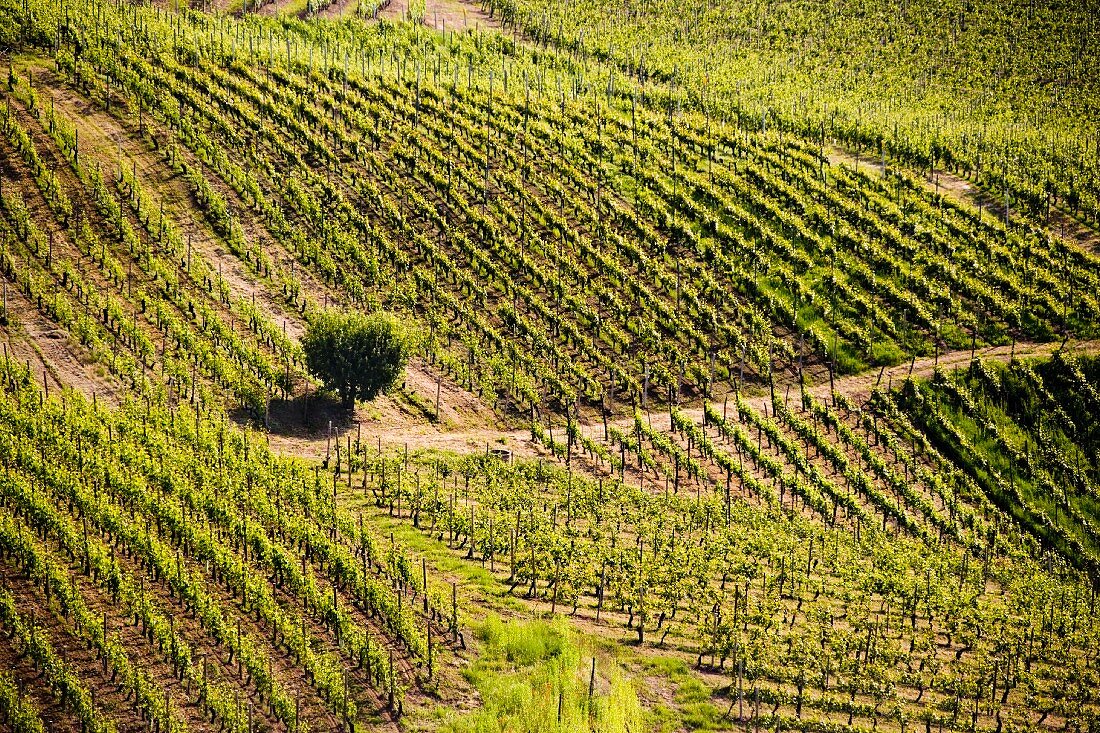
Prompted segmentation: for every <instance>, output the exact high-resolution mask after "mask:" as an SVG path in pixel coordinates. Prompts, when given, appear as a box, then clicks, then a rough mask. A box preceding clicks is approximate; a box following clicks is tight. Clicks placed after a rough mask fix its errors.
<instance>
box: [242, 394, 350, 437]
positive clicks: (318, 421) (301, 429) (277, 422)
mask: <svg viewBox="0 0 1100 733" xmlns="http://www.w3.org/2000/svg"><path fill="white" fill-rule="evenodd" d="M230 417H231V418H232V419H233V420H234V421H235V422H237V423H239V424H253V425H255V424H257V423H259V424H260V425H264V424H265V417H264V416H263V415H259V416H257V415H255V414H254V413H253V412H252V411H251V410H249V409H247V408H238V409H236V410H233V411H231V412H230ZM354 426H355V408H354V407H345V406H344V405H343V404H342V403H341V402H340V401H339V400H338V399H334V398H333V397H330V396H328V395H325V394H323V393H321V394H317V393H313V394H304V395H298V396H297V397H293V398H291V399H272V400H271V404H270V406H269V407H268V412H267V416H266V428H267V431H268V432H269V433H271V434H273V435H282V436H288V437H296V438H312V439H320V438H324V437H326V436H327V435H329V429H330V428H331V430H332V436H333V437H336V436H337V435H342V434H343V433H345V432H347V431H348V430H350V429H351V428H353V427H354Z"/></svg>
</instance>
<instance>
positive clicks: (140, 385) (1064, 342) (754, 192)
mask: <svg viewBox="0 0 1100 733" xmlns="http://www.w3.org/2000/svg"><path fill="white" fill-rule="evenodd" d="M517 7H518V6H517ZM213 9H214V8H213V6H211V8H208V10H213ZM437 9H438V8H437ZM487 9H489V10H491V11H492V13H493V15H494V20H496V19H498V18H500V15H499V12H500V9H501V8H500V6H499V5H492V6H491V7H488V8H487ZM660 9H661V8H659V7H657V6H654V7H653V8H649V9H648V10H647V12H654V13H655V12H658V11H659V10H660ZM232 10H233V11H234V14H224V13H221V12H217V13H215V12H203V11H202V10H201V9H194V10H191V9H185V8H184V9H178V8H176V7H175V5H174V4H173V5H172V6H171V7H166V6H163V5H161V6H155V5H154V6H146V5H136V4H128V3H122V2H106V1H104V0H68V1H67V2H66V3H64V4H55V3H51V2H39V1H38V0H20V1H19V2H14V1H7V0H0V37H2V39H3V41H4V43H6V44H7V45H8V47H10V48H12V49H14V52H13V54H12V55H11V57H10V66H9V72H8V76H7V80H6V85H5V86H4V87H3V94H4V103H3V106H2V107H0V275H2V276H3V277H0V285H2V295H3V303H2V305H3V310H2V317H0V330H2V332H3V343H4V345H3V353H2V354H0V461H2V462H3V465H4V471H3V473H2V474H0V554H2V556H3V562H0V627H3V629H4V631H5V632H6V633H5V634H4V635H0V658H2V659H3V660H4V661H5V662H7V667H6V668H5V672H4V673H3V674H0V721H2V723H0V727H5V726H6V728H11V729H13V730H19V731H37V730H49V731H53V730H71V731H76V730H81V731H88V730H93V731H112V730H126V731H129V730H133V731H138V730H150V729H152V730H156V731H158V733H159V732H160V731H164V732H165V733H170V732H172V731H183V730H214V729H217V730H231V731H241V732H242V733H244V732H247V733H253V731H263V730H271V731H276V730H280V731H281V730H285V731H295V732H297V731H305V730H341V729H343V730H357V729H358V730H362V729H375V728H385V729H408V730H452V731H472V730H500V731H504V730H523V731H535V730H539V731H545V730H561V731H566V730H569V731H573V730H591V731H638V730H684V729H729V730H734V729H736V730H742V729H743V730H745V731H746V732H749V731H752V732H753V733H759V731H760V730H761V729H762V728H763V729H766V730H771V729H773V728H774V729H775V730H776V731H777V733H778V731H781V730H790V729H795V730H801V731H807V732H808V733H810V732H813V733H827V732H829V731H840V730H852V731H867V732H873V731H878V730H880V729H883V730H889V731H897V732H898V733H905V732H906V730H907V729H908V728H909V727H911V726H917V727H923V729H924V730H925V733H932V731H933V729H935V730H938V731H941V732H942V731H943V730H944V729H947V730H949V731H958V732H959V733H964V732H966V733H977V732H978V731H982V732H983V733H994V732H995V733H1003V731H1004V729H1005V728H1006V727H1007V728H1008V729H1010V730H1016V731H1051V732H1052V733H1053V732H1054V731H1057V730H1061V731H1070V730H1072V731H1074V733H1080V732H1081V731H1089V732H1090V733H1091V731H1092V730H1094V729H1095V728H1096V726H1097V725H1098V721H1100V701H1098V700H1097V693H1096V690H1097V689H1100V685H1098V683H1097V679H1098V673H1100V654H1098V650H1100V629H1098V627H1097V625H1096V622H1095V621H1094V618H1095V613H1094V612H1095V605H1096V583H1097V562H1098V560H1100V556H1098V552H1100V544H1098V542H1097V537H1096V531H1097V530H1096V521H1097V518H1098V517H1097V512H1098V508H1100V505H1098V504H1097V498H1096V492H1097V486H1096V484H1097V470H1098V469H1097V465H1098V460H1100V459H1098V456H1097V446H1096V443H1097V441H1096V435H1095V432H1096V425H1095V424H1094V423H1095V415H1096V414H1098V410H1100V405H1098V404H1097V394H1096V388H1095V386H1094V385H1095V383H1096V381H1097V378H1098V376H1100V375H1098V374H1097V367H1096V361H1095V357H1094V356H1092V353H1093V352H1095V351H1097V342H1096V340H1095V339H1096V338H1097V336H1098V334H1097V331H1098V330H1100V302H1098V295H1097V293H1100V287H1098V285H1100V282H1098V280H1100V266H1098V265H1100V262H1098V260H1097V257H1096V255H1095V254H1094V253H1092V252H1091V251H1090V250H1089V249H1088V248H1087V247H1082V246H1079V245H1078V243H1076V242H1074V241H1073V238H1067V237H1063V236H1061V235H1060V234H1061V233H1060V232H1057V231H1055V229H1054V228H1053V227H1052V226H1050V225H1049V223H1048V221H1047V220H1046V217H1041V216H1037V215H1036V212H1035V211H1031V210H1028V209H1027V207H1021V206H1019V205H1018V202H1017V201H1016V200H1013V205H1011V206H1004V205H1003V203H1004V202H1003V200H1001V199H998V198H996V196H997V191H996V190H995V189H993V190H990V189H989V188H981V186H988V185H989V181H988V180H987V179H985V178H983V177H982V176H977V177H975V179H974V183H975V185H976V186H978V188H977V198H976V199H971V198H968V197H960V196H958V195H956V192H955V191H954V190H952V187H951V185H954V184H951V185H941V183H947V184H950V181H947V179H946V177H944V179H943V180H941V179H939V178H937V177H936V176H935V175H933V176H932V177H931V178H929V177H927V176H926V175H925V172H924V171H923V170H922V169H921V167H920V165H919V161H917V163H918V167H917V169H915V170H913V169H909V168H906V167H905V165H906V164H912V163H913V161H914V160H915V158H913V157H912V156H911V155H909V154H908V153H906V152H905V151H904V150H902V149H901V147H897V148H896V149H893V150H892V151H891V157H890V158H889V159H888V160H886V161H882V160H880V161H879V165H881V167H876V166H875V165H868V163H867V162H866V157H864V158H862V159H861V158H860V157H859V153H860V151H859V150H852V149H850V148H847V147H846V146H848V145H850V144H852V142H853V139H854V138H852V137H851V136H850V135H848V134H846V133H843V132H842V131H841V129H840V127H837V126H833V127H829V128H826V127H824V126H821V125H819V124H816V122H815V123H813V124H811V122H812V121H813V120H814V118H813V117H812V115H810V114H809V113H806V115H804V116H801V117H799V116H798V114H796V111H794V110H792V111H791V113H790V114H774V115H773V114H765V115H763V116H761V115H759V114H757V111H756V110H754V109H750V108H748V107H744V106H738V105H732V104H730V100H729V99H728V98H727V97H725V96H723V94H721V93H718V92H715V93H713V94H711V93H709V92H706V91H705V90H706V89H707V87H706V86H705V85H703V86H701V85H699V84H698V83H697V81H698V80H694V81H693V80H691V79H688V77H686V76H684V77H681V76H678V75H676V74H672V75H671V76H668V78H666V75H664V74H641V73H640V72H639V71H637V70H634V69H630V68H627V69H625V70H624V68H623V66H622V64H620V63H617V62H616V59H615V57H614V54H603V53H600V52H596V51H593V50H592V49H590V48H588V47H587V46H585V44H584V43H583V42H582V40H581V38H583V37H578V39H576V40H575V41H573V42H570V41H568V38H569V36H568V34H567V33H566V29H565V27H564V24H563V25H562V26H561V28H560V29H559V31H558V32H557V33H556V34H553V33H549V32H548V31H546V29H545V28H543V29H542V30H539V29H538V28H533V27H527V26H528V25H530V23H528V21H524V23H525V24H526V25H524V24H518V25H516V27H513V24H512V21H513V20H516V19H517V18H518V17H519V16H518V15H516V13H518V12H519V10H517V9H516V8H511V7H510V6H509V8H506V9H505V15H504V18H505V20H506V23H505V27H504V29H503V30H502V31H498V30H494V29H480V28H471V27H466V28H462V27H459V26H457V25H453V24H447V23H439V24H437V23H434V22H433V21H431V20H429V17H428V16H429V15H430V11H431V10H432V8H430V7H428V6H424V7H422V8H420V7H418V8H412V7H411V6H410V8H407V10H408V11H410V12H411V11H413V10H415V11H416V12H415V13H414V15H417V14H418V17H419V18H420V19H421V20H422V22H400V21H393V20H391V19H386V18H383V20H381V21H380V22H374V21H372V22H367V21H368V20H370V18H367V19H363V18H354V17H350V18H346V19H343V20H338V21H336V20H326V19H322V18H315V17H309V18H297V17H295V15H296V14H297V11H293V12H292V11H290V10H287V9H286V8H266V9H265V8H262V7H253V6H250V5H248V4H245V5H244V6H241V7H235V8H233V9H232ZM314 10H317V11H318V12H319V11H320V10H321V9H320V8H312V7H310V8H306V9H305V10H304V12H303V13H302V15H304V16H311V15H312V14H313V11H314ZM338 10H339V9H336V10H335V11H334V14H335V13H336V12H337V11H338ZM474 10H475V9H474V8H471V9H470V11H471V13H472V12H474ZM253 11H255V12H253ZM273 11H279V12H281V13H282V15H277V14H276V13H274V12H273ZM452 11H453V9H452ZM387 12H388V11H387ZM531 12H534V11H531ZM555 12H558V11H557V10H555ZM791 12H793V11H791ZM1042 12H1043V13H1046V12H1047V9H1043V11H1042ZM807 13H808V14H807V15H806V16H805V17H806V18H809V17H812V14H809V11H807ZM347 14H348V15H352V16H354V15H356V13H351V12H349V13H347ZM392 14H393V13H390V15H392ZM360 15H367V16H373V15H375V13H374V12H373V11H372V12H368V13H360ZM530 17H534V16H533V15H532V16H530ZM546 17H549V16H546ZM555 17H556V16H555ZM583 17H586V16H584V15H583V14H582V15H578V16H577V18H578V19H579V18H583ZM608 17H610V13H609V14H608ZM528 20H530V18H528ZM531 22H534V21H531ZM609 22H610V21H609ZM626 22H627V21H626V20H624V19H622V18H619V19H618V20H616V21H615V23H626ZM543 25H545V23H544V24H543ZM427 26H435V27H434V28H433V27H427ZM612 27H614V28H616V29H617V30H616V31H615V32H616V33H618V32H623V33H626V32H627V31H628V30H629V26H628V25H614V24H613V25H612ZM520 30H524V31H525V32H526V33H527V35H526V36H524V35H521V33H520V32H519V31H520ZM630 32H633V31H630ZM601 33H603V31H601ZM597 35H599V34H597ZM600 37H601V38H604V37H603V36H600ZM655 37H657V36H655ZM604 40H606V38H604ZM665 40H667V39H665ZM662 42H664V41H663V40H662ZM681 42H682V39H678V40H677V43H681ZM696 52H697V53H701V50H700V49H699V47H698V46H696ZM608 55H610V56H611V62H608V60H607V59H606V58H604V57H606V56H608ZM639 63H640V62H639ZM699 68H700V69H701V68H703V67H701V66H700V67H699ZM707 68H711V67H707ZM693 73H694V72H693ZM639 77H641V78H639ZM685 79H687V81H685ZM719 91H720V90H719ZM959 124H960V125H962V124H963V122H959ZM907 139H909V140H910V142H912V143H913V144H914V145H916V144H918V143H919V142H920V138H919V137H913V138H907ZM907 156H908V157H907ZM876 157H877V156H876ZM933 167H935V165H933ZM941 173H942V171H941ZM983 175H984V174H983ZM956 183H958V182H957V181H956ZM1059 185H1061V184H1059ZM1058 195H1059V196H1064V193H1059V194H1058ZM991 197H993V199H992V200H994V202H995V205H994V207H993V208H992V209H991V208H990V205H989V202H990V200H991ZM1057 205H1058V206H1061V207H1063V208H1065V206H1066V203H1065V200H1061V201H1059V202H1058V203H1057ZM1071 213H1072V212H1071ZM1075 226H1077V227H1078V228H1079V231H1086V230H1088V231H1091V230H1089V229H1088V227H1089V224H1088V222H1087V220H1085V218H1083V219H1082V220H1081V221H1075ZM331 308H342V309H357V310H362V311H376V310H387V311H391V312H394V313H396V314H398V315H399V316H400V317H401V319H402V320H403V321H404V322H405V323H406V324H408V326H409V328H410V330H411V331H412V332H414V333H415V334H416V347H415V352H416V353H415V356H414V358H413V360H412V362H411V363H410V365H409V367H408V369H407V371H406V376H405V382H404V384H403V385H402V386H401V387H400V388H399V389H397V390H395V392H394V394H392V395H389V396H386V397H382V398H379V399H378V400H376V401H374V402H372V403H369V404H365V405H361V406H359V407H358V408H357V409H356V410H353V411H350V412H349V411H344V410H341V409H340V408H339V407H338V406H337V405H336V403H335V402H333V401H332V400H330V399H328V398H327V397H326V396H325V394H324V393H323V390H321V388H320V384H319V382H318V381H317V379H316V378H315V377H314V376H312V375H310V374H309V373H308V371H307V370H306V368H305V366H304V364H305V359H304V356H303V353H302V348H301V346H300V338H301V336H302V334H303V333H304V331H305V329H306V328H308V326H309V324H310V323H311V322H312V321H313V320H314V319H315V318H316V316H317V315H318V314H320V313H322V312H323V311H324V310H325V309H331Z"/></svg>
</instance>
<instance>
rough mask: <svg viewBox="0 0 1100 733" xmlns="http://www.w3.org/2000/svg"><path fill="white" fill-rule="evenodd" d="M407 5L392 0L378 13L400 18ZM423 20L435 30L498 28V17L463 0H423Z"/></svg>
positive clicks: (402, 1) (404, 12) (402, 0)
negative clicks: (491, 16) (493, 16)
mask: <svg viewBox="0 0 1100 733" xmlns="http://www.w3.org/2000/svg"><path fill="white" fill-rule="evenodd" d="M348 1H349V2H353V1H354V0H348ZM409 5H410V3H409V0H392V2H391V3H390V4H389V6H388V7H387V8H386V9H385V10H383V11H382V12H381V13H379V15H380V17H382V18H389V19H390V20H402V19H405V18H406V17H407V15H408V12H409ZM423 22H424V25H426V26H428V27H429V28H434V29H435V30H437V31H448V30H450V31H456V30H457V31H463V30H466V29H467V28H470V29H473V30H475V31H477V30H480V29H482V28H500V20H499V19H497V18H490V17H489V14H488V13H486V12H485V11H483V10H482V9H481V7H480V6H479V5H478V4H477V3H473V2H466V1H465V0H425V2H424V21H423Z"/></svg>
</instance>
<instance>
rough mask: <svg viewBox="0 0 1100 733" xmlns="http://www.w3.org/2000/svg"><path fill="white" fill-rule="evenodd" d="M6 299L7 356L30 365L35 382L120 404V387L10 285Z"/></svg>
mask: <svg viewBox="0 0 1100 733" xmlns="http://www.w3.org/2000/svg"><path fill="white" fill-rule="evenodd" d="M7 300H8V314H9V318H10V324H9V325H8V326H7V327H0V341H2V342H3V347H2V348H3V353H4V354H6V355H8V356H11V357H13V358H15V359H16V360H18V361H21V362H23V363H24V364H29V365H30V370H31V376H32V377H33V378H34V379H35V381H37V382H39V383H40V384H42V385H43V386H45V387H46V388H47V389H49V390H51V391H52V390H55V389H61V388H62V387H66V386H68V387H71V388H73V389H75V390H77V391H79V392H82V393H83V394H84V395H85V396H86V397H88V398H91V397H92V396H93V395H95V396H96V398H97V399H101V400H102V399H106V400H107V401H108V403H109V404H113V405H117V404H118V403H119V393H120V387H119V385H118V384H117V383H116V382H114V381H113V380H112V379H111V378H110V376H109V375H108V374H107V372H106V371H105V370H104V369H102V368H101V367H98V366H96V364H95V363H94V362H90V361H88V359H87V358H86V356H85V352H84V351H83V348H82V347H81V346H79V345H78V344H75V343H73V341H72V339H71V338H70V337H69V335H68V334H67V333H66V332H65V331H63V330H62V329H60V328H58V327H57V326H56V324H54V323H53V322H52V321H51V320H50V319H48V318H46V317H45V316H44V315H42V313H41V312H39V310H38V308H36V307H35V306H34V305H33V304H31V303H30V301H28V300H27V299H26V297H25V296H24V295H23V293H22V292H21V291H19V290H17V289H16V288H15V287H14V286H13V285H12V284H11V283H8V284H7Z"/></svg>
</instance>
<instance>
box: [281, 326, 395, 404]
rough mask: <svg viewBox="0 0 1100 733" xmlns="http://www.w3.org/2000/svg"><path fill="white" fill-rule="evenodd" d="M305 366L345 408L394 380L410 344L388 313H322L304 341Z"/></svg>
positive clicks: (378, 391)
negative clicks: (336, 396)
mask: <svg viewBox="0 0 1100 733" xmlns="http://www.w3.org/2000/svg"><path fill="white" fill-rule="evenodd" d="M302 350H303V351H304V352H305V357H306V366H307V367H308V368H309V370H310V372H312V373H313V374H314V375H315V376H317V377H318V378H319V379H321V381H322V382H323V383H324V385H325V387H326V389H329V390H331V391H332V392H334V393H336V394H337V395H339V397H340V401H341V402H342V403H343V405H344V406H345V407H352V406H354V404H355V401H356V400H371V399H374V398H375V397H376V396H378V395H379V394H380V393H382V392H385V391H387V390H389V389H390V388H391V387H393V385H394V384H396V383H397V380H398V379H399V378H400V377H401V373H402V371H403V370H404V368H405V365H406V364H407V363H408V360H409V353H410V351H411V343H410V339H409V334H408V332H407V330H406V329H405V327H404V326H403V325H402V323H401V322H400V321H399V320H398V319H397V317H396V316H394V315H393V314H391V313H386V312H378V313H372V314H369V315H367V314H364V313H359V312H356V311H343V312H339V311H325V312H324V313H322V314H321V315H320V316H319V317H317V318H316V319H314V320H313V321H312V322H311V323H310V324H309V327H308V328H307V329H306V333H305V336H304V337H303V339H302Z"/></svg>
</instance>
